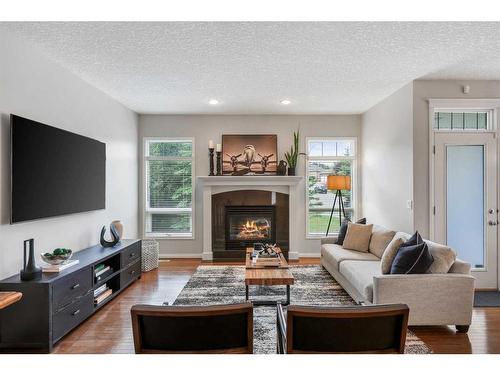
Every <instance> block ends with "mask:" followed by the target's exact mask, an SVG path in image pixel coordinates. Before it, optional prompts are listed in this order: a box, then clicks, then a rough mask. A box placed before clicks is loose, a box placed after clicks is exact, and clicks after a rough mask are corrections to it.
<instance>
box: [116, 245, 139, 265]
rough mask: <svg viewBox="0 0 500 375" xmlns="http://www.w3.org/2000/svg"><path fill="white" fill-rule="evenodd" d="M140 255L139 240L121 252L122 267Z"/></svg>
mask: <svg viewBox="0 0 500 375" xmlns="http://www.w3.org/2000/svg"><path fill="white" fill-rule="evenodd" d="M140 256H141V242H140V241H139V242H137V243H135V244H133V245H130V246H129V247H128V248H127V249H125V250H124V251H123V252H122V253H121V265H122V268H123V267H125V266H126V265H128V264H130V263H133V262H134V261H135V260H136V259H139V258H140Z"/></svg>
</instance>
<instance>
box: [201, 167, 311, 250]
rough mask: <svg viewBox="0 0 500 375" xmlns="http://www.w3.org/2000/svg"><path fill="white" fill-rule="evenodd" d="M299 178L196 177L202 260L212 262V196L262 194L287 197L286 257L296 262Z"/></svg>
mask: <svg viewBox="0 0 500 375" xmlns="http://www.w3.org/2000/svg"><path fill="white" fill-rule="evenodd" d="M302 179H303V177H301V176H200V177H198V187H199V188H200V189H201V190H202V191H203V256H202V257H203V260H213V252H212V196H213V195H214V194H219V193H223V192H227V191H238V190H249V189H251V190H263V191H271V192H277V193H283V194H288V199H289V233H290V238H289V241H290V242H289V244H290V250H289V253H288V256H289V258H290V259H298V258H299V252H298V249H297V233H298V232H299V231H298V230H297V228H296V225H297V224H296V220H295V215H294V212H296V202H297V199H296V197H297V194H298V192H297V185H298V184H299V182H301V181H302Z"/></svg>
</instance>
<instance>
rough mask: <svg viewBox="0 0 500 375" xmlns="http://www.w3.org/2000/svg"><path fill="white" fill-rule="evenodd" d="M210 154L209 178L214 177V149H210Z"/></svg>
mask: <svg viewBox="0 0 500 375" xmlns="http://www.w3.org/2000/svg"><path fill="white" fill-rule="evenodd" d="M208 154H209V160H210V173H209V174H208V175H209V176H213V175H214V148H213V147H212V148H209V149H208Z"/></svg>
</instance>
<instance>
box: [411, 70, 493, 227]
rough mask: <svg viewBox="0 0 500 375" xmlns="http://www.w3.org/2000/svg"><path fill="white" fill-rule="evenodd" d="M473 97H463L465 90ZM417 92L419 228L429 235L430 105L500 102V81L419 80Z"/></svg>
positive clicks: (417, 225) (415, 92)
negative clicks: (466, 87) (453, 101)
mask: <svg viewBox="0 0 500 375" xmlns="http://www.w3.org/2000/svg"><path fill="white" fill-rule="evenodd" d="M464 85H469V86H470V93H469V94H464V93H463V86H464ZM413 87H414V89H413V109H414V112H413V122H414V142H413V153H414V164H413V170H414V174H415V178H414V185H413V190H414V192H415V197H414V199H415V228H416V229H418V230H419V231H420V232H421V233H422V234H423V235H424V236H425V237H428V235H429V223H430V220H429V218H430V216H429V204H430V203H429V102H428V99H430V98H435V99H438V98H443V99H484V98H487V99H498V98H500V81H452V80H418V81H414V86H413Z"/></svg>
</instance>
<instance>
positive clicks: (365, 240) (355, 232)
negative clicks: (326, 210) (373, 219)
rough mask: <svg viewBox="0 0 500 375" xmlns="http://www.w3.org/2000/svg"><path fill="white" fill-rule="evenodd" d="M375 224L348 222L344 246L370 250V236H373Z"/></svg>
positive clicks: (350, 248)
mask: <svg viewBox="0 0 500 375" xmlns="http://www.w3.org/2000/svg"><path fill="white" fill-rule="evenodd" d="M372 229H373V224H368V225H366V224H356V223H348V224H347V233H346V235H345V238H344V243H343V244H342V247H343V248H344V249H349V250H356V251H362V252H364V253H367V252H368V246H369V245H370V237H371V236H372Z"/></svg>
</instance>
